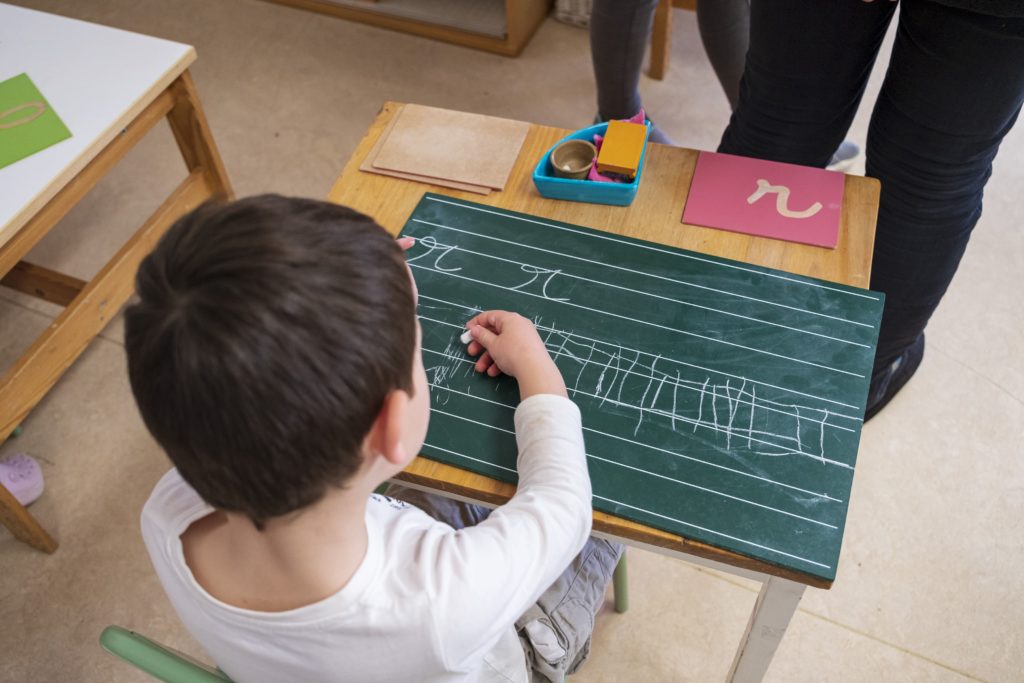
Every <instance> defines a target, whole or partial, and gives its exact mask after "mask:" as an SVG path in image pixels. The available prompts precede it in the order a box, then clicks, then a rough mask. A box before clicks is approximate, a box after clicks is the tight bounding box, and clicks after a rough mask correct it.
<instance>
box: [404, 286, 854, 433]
mask: <svg viewBox="0 0 1024 683" xmlns="http://www.w3.org/2000/svg"><path fill="white" fill-rule="evenodd" d="M419 298H420V299H430V300H431V301H437V302H439V303H442V304H447V305H449V306H454V307H455V308H461V309H464V310H467V311H474V312H476V313H482V312H483V310H482V309H479V308H477V307H476V306H470V305H468V304H458V303H455V302H454V301H448V300H446V299H439V298H438V297H436V296H429V295H427V294H423V293H422V292H420V295H419ZM421 317H422V316H421ZM448 324H449V325H451V324H452V323H448ZM456 327H459V328H460V329H465V325H457V326H456ZM536 327H537V329H538V330H547V331H551V332H560V331H559V330H557V329H555V328H553V327H545V326H543V325H537V326H536ZM562 334H571V335H572V336H574V337H576V338H578V339H584V340H586V341H590V342H594V343H597V344H608V345H610V346H617V344H614V343H613V342H609V341H607V340H603V339H594V338H593V337H587V336H586V335H582V334H580V333H578V332H565V333H562ZM627 350H635V349H627ZM638 352H639V353H643V354H644V355H647V356H653V354H651V353H648V352H646V351H638ZM663 358H666V360H669V361H671V362H673V363H676V364H678V365H683V366H685V367H688V368H694V369H695V370H703V371H704V372H710V373H713V374H716V375H722V376H723V377H733V378H735V379H740V380H747V381H748V382H753V383H754V384H760V385H761V386H765V387H771V388H772V389H778V390H779V391H783V392H786V393H788V394H793V395H796V396H804V397H805V398H813V399H815V400H817V401H822V402H824V403H833V404H835V405H839V406H843V407H844V408H852V409H853V410H860V408H859V407H858V406H855V405H852V404H850V403H843V402H842V401H837V400H835V399H831V398H825V397H823V396H816V395H815V394H808V393H807V392H804V391H797V390H796V389H790V388H788V387H783V386H779V385H777V384H771V383H770V382H764V381H761V380H756V379H751V378H749V377H743V376H742V375H734V374H732V373H729V372H725V371H724V370H715V369H713V368H706V367H704V366H703V365H696V364H694V363H687V362H686V361H682V360H678V359H675V358H669V357H667V356H663ZM832 414H833V415H834V416H835V417H842V418H845V419H847V420H853V421H855V422H862V421H863V419H862V418H860V417H855V416H853V415H844V414H843V413H832Z"/></svg>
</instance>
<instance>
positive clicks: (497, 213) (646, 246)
mask: <svg viewBox="0 0 1024 683" xmlns="http://www.w3.org/2000/svg"><path fill="white" fill-rule="evenodd" d="M424 199H427V200H430V201H432V202H438V203H440V204H450V205H452V206H459V207H462V208H464V209H470V210H472V211H479V212H481V213H489V214H494V215H495V216H503V217H505V218H511V219H512V220H517V221H523V222H524V223H534V224H536V225H542V226H544V227H546V228H554V229H555V230H561V231H563V232H571V233H573V234H577V235H585V236H587V237H594V238H597V239H602V240H608V241H609V242H615V243H617V244H625V245H626V246H630V247H638V248H640V249H647V250H648V251H655V252H658V253H660V254H668V255H669V256H678V257H680V258H685V259H690V260H692V261H700V262H701V263H710V264H711V265H715V266H721V267H723V268H733V269H735V270H741V271H744V272H747V273H754V274H755V275H763V276H765V277H773V278H777V279H779V280H785V281H786V282H793V283H796V284H798V285H806V286H807V287H817V288H819V289H826V290H828V291H830V292H838V293H840V294H847V295H849V296H856V297H860V298H862V299H868V300H870V301H876V302H877V301H881V299H879V298H878V297H874V296H871V295H869V294H861V293H860V292H851V291H848V290H845V289H840V288H838V287H829V286H828V285H823V284H820V283H817V282H807V281H805V280H800V279H798V278H794V277H787V276H785V275H780V274H778V273H773V272H762V271H760V270H756V269H754V268H745V267H743V266H739V265H736V264H733V263H720V262H718V261H713V260H712V259H708V258H701V257H700V256H694V255H693V254H687V253H683V252H676V251H669V250H668V249H660V248H658V247H655V246H653V245H651V244H647V243H644V242H639V243H637V242H630V241H626V240H624V239H619V238H616V237H611V236H610V235H602V234H595V233H591V232H583V231H582V230H576V229H574V228H567V227H565V226H562V225H555V224H554V223H547V222H545V221H538V220H534V219H531V218H523V217H522V216H516V215H514V214H510V213H506V212H504V211H495V210H493V209H485V208H483V207H480V206H475V205H472V204H462V203H459V202H452V201H448V200H445V199H440V198H438V197H424ZM598 232H600V231H598Z"/></svg>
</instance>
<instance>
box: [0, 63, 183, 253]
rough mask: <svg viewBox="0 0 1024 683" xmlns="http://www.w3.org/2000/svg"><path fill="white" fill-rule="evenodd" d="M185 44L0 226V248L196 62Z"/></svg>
mask: <svg viewBox="0 0 1024 683" xmlns="http://www.w3.org/2000/svg"><path fill="white" fill-rule="evenodd" d="M182 44H184V43H182ZM186 47H187V48H188V49H187V50H185V52H184V53H183V54H182V55H181V57H180V58H179V59H178V61H176V62H175V63H174V64H173V65H171V67H170V68H169V69H168V70H167V71H165V72H164V74H163V75H162V76H161V77H160V78H159V79H158V80H157V81H156V82H155V83H153V85H152V86H150V88H149V89H148V90H146V92H144V93H143V94H142V95H141V96H139V97H138V98H136V100H135V101H134V102H132V104H131V106H129V107H128V109H126V110H125V112H124V113H123V114H122V115H121V117H120V118H118V119H117V120H116V121H114V122H113V123H111V124H110V125H108V126H107V127H106V129H104V130H103V132H102V133H101V134H100V135H99V136H98V137H97V138H96V139H95V140H94V141H93V143H92V144H91V145H89V146H88V147H87V148H85V149H84V150H82V153H81V154H79V155H78V156H77V157H75V158H74V159H72V160H71V161H70V162H69V163H68V165H67V166H65V167H64V168H63V169H61V171H60V172H59V173H58V174H57V175H56V177H55V178H54V179H53V182H51V183H50V184H49V185H47V186H46V187H44V188H43V189H42V191H41V192H39V194H37V195H36V196H35V197H33V198H32V199H30V200H29V201H28V203H27V204H25V206H23V207H22V208H21V210H20V211H19V212H18V213H16V214H14V216H13V217H12V218H11V220H10V221H9V222H8V223H7V225H3V226H0V248H2V247H3V246H4V245H5V244H6V243H7V242H9V241H10V240H11V239H12V238H13V237H14V236H15V235H16V234H17V233H18V231H19V230H21V229H22V228H23V227H24V226H25V224H26V223H28V221H29V219H31V218H32V216H35V215H36V214H37V213H39V211H40V210H41V209H42V208H43V207H44V206H46V205H47V204H48V203H49V202H50V200H51V199H53V198H54V197H56V196H57V193H59V192H60V191H61V190H63V189H64V188H65V187H66V186H67V185H68V183H70V182H71V181H72V180H74V179H75V178H76V177H78V174H79V173H81V172H82V169H84V168H85V167H86V166H88V165H89V164H90V163H91V162H92V160H93V159H95V158H96V157H97V156H99V155H100V153H101V152H102V151H103V150H105V149H106V148H107V146H108V145H109V144H110V143H111V142H112V141H113V140H114V138H116V137H117V136H118V135H120V134H121V133H122V132H123V131H124V129H125V128H127V127H128V126H129V125H131V123H132V122H133V121H135V119H137V118H138V117H139V115H140V114H141V113H142V112H143V111H144V110H145V109H146V107H148V106H149V105H150V103H151V102H153V101H154V100H156V98H157V97H159V96H160V94H161V93H162V92H164V91H165V90H167V89H168V88H169V87H171V84H172V83H174V81H175V79H177V78H178V76H180V75H181V74H183V73H185V72H186V71H188V68H189V67H190V66H192V63H193V62H195V61H196V58H197V55H196V49H195V47H193V46H191V45H186Z"/></svg>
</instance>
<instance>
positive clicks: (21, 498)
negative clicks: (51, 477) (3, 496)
mask: <svg viewBox="0 0 1024 683" xmlns="http://www.w3.org/2000/svg"><path fill="white" fill-rule="evenodd" d="M0 484H3V486H4V488H6V489H7V490H8V491H10V492H11V493H12V494H13V495H14V497H15V498H17V499H18V502H19V503H21V504H22V505H28V504H29V503H32V502H34V501H35V500H36V499H37V498H39V496H41V495H43V470H42V469H41V468H40V467H39V463H38V462H36V460H35V458H33V457H31V456H28V455H25V454H24V453H15V454H13V455H9V456H7V457H6V458H4V459H3V460H0Z"/></svg>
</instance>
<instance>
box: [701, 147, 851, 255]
mask: <svg viewBox="0 0 1024 683" xmlns="http://www.w3.org/2000/svg"><path fill="white" fill-rule="evenodd" d="M844 183H845V176H844V175H843V174H842V173H835V172H833V171H823V170H821V169H818V168H808V167H806V166H796V165H794V164H780V163H777V162H774V161H763V160H761V159H748V158H746V157H738V156H733V155H731V154H718V153H715V152H701V153H700V157H699V158H698V159H697V167H696V169H695V170H694V174H693V183H692V184H691V185H690V193H689V195H688V196H687V200H686V209H685V210H684V211H683V223H688V224H690V225H701V226H704V227H708V228H720V229H723V230H731V231H733V232H743V233H747V234H750V235H758V236H761V237H772V238H775V239H782V240H788V241H790V242H801V243H803V244H813V245H816V246H821V247H829V248H833V247H835V246H836V242H837V241H838V239H839V222H840V218H841V212H842V211H841V210H842V203H843V185H844ZM771 195H774V199H775V201H772V196H771Z"/></svg>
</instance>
